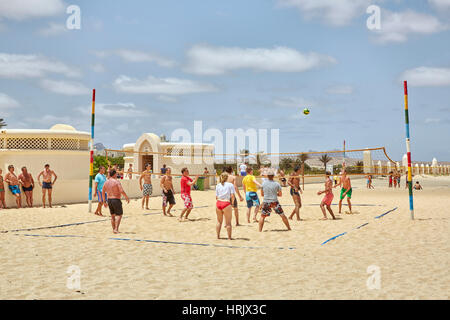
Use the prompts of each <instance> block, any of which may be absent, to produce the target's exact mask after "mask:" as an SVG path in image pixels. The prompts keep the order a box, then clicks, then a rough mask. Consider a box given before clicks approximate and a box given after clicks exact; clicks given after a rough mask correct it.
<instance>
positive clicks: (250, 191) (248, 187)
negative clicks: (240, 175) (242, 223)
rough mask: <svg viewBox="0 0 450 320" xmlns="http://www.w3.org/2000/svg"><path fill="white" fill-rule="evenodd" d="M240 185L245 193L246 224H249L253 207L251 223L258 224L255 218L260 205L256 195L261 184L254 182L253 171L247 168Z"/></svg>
mask: <svg viewBox="0 0 450 320" xmlns="http://www.w3.org/2000/svg"><path fill="white" fill-rule="evenodd" d="M242 185H243V186H244V192H245V200H246V201H247V208H248V209H247V222H248V223H250V215H251V212H252V207H255V214H254V216H253V222H258V220H257V219H256V216H257V215H258V211H259V209H260V203H259V198H258V194H257V193H256V192H257V191H258V186H259V187H261V184H259V183H258V182H257V181H256V178H255V176H254V175H253V169H252V168H250V167H248V168H247V175H246V176H245V178H244V179H242Z"/></svg>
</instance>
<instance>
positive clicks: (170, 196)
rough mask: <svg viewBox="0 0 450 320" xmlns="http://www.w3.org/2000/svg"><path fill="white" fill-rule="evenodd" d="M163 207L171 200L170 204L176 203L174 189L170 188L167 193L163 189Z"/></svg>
mask: <svg viewBox="0 0 450 320" xmlns="http://www.w3.org/2000/svg"><path fill="white" fill-rule="evenodd" d="M162 198H163V207H166V206H167V202H169V204H172V205H173V204H175V197H174V196H173V192H172V190H169V191H168V192H167V193H166V192H164V191H163V196H162Z"/></svg>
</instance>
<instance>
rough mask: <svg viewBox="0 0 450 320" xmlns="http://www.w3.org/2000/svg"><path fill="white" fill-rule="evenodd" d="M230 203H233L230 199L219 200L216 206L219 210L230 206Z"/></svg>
mask: <svg viewBox="0 0 450 320" xmlns="http://www.w3.org/2000/svg"><path fill="white" fill-rule="evenodd" d="M230 205H231V203H230V202H228V201H221V200H217V202H216V207H217V209H219V210H223V209H225V208H226V207H228V206H230Z"/></svg>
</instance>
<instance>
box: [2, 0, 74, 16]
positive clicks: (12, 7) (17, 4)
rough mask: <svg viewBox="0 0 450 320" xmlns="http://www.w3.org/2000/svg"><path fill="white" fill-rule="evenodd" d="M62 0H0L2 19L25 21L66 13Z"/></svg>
mask: <svg viewBox="0 0 450 320" xmlns="http://www.w3.org/2000/svg"><path fill="white" fill-rule="evenodd" d="M64 9H65V6H64V3H63V2H62V1H61V0H0V18H2V17H3V18H7V19H13V20H24V19H29V18H40V17H48V16H54V15H57V14H61V13H64Z"/></svg>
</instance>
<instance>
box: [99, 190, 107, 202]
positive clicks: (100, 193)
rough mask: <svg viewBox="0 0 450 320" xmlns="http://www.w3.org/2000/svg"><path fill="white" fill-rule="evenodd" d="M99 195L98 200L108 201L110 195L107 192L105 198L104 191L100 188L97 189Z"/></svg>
mask: <svg viewBox="0 0 450 320" xmlns="http://www.w3.org/2000/svg"><path fill="white" fill-rule="evenodd" d="M97 197H98V202H107V201H108V195H107V194H106V192H105V199H104V200H103V192H101V191H100V190H97Z"/></svg>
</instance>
